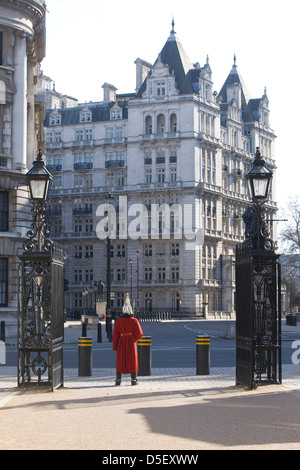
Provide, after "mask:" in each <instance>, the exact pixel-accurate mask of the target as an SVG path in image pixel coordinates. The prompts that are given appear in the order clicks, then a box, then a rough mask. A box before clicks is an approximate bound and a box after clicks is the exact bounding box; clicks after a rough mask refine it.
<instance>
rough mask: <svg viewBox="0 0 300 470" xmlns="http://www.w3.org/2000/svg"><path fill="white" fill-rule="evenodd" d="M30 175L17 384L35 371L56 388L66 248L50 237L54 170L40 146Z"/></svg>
mask: <svg viewBox="0 0 300 470" xmlns="http://www.w3.org/2000/svg"><path fill="white" fill-rule="evenodd" d="M27 181H28V186H29V192H30V202H31V203H32V204H33V208H32V209H31V212H32V214H33V216H32V218H33V221H32V224H31V229H30V230H29V231H28V232H27V237H28V240H25V241H24V243H23V247H24V253H23V254H22V255H20V257H19V258H20V261H21V266H20V274H21V283H20V310H19V318H18V334H19V337H18V385H19V386H21V385H26V384H28V383H31V382H34V376H36V377H37V383H41V382H44V383H47V384H49V385H50V386H51V389H52V391H53V390H54V389H55V388H58V387H60V386H62V385H63V327H64V324H63V323H64V254H63V249H62V246H61V245H59V244H58V243H54V242H52V240H50V239H49V238H48V237H49V235H50V232H49V231H48V230H47V227H46V223H45V217H46V200H47V194H48V190H49V186H50V183H51V181H52V176H51V174H50V173H49V171H48V170H47V168H46V167H45V164H44V161H43V158H42V154H41V151H40V150H39V152H38V155H37V159H36V160H35V161H34V162H33V167H32V168H31V170H30V171H29V172H28V173H27ZM46 372H48V378H47V379H46V380H45V377H44V374H45V373H46Z"/></svg>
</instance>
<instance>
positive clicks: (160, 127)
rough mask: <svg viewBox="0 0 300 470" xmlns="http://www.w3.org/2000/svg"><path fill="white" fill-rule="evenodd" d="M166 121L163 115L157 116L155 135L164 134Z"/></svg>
mask: <svg viewBox="0 0 300 470" xmlns="http://www.w3.org/2000/svg"><path fill="white" fill-rule="evenodd" d="M165 126H166V120H165V116H164V115H163V114H159V115H158V116H157V133H158V134H163V133H164V132H165Z"/></svg>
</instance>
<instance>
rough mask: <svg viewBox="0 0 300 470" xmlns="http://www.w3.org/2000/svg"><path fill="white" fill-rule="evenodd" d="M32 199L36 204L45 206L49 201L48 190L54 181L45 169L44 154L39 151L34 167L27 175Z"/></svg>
mask: <svg viewBox="0 0 300 470" xmlns="http://www.w3.org/2000/svg"><path fill="white" fill-rule="evenodd" d="M27 178H28V183H29V190H30V199H31V200H32V201H34V202H35V203H36V204H44V203H45V202H46V199H47V195H48V189H49V186H50V182H51V181H52V179H53V178H52V175H51V174H50V173H49V171H48V170H47V168H46V167H45V163H44V160H43V158H42V152H41V151H40V150H39V151H38V154H37V159H36V160H35V161H34V162H33V167H32V168H31V170H29V171H28V173H27Z"/></svg>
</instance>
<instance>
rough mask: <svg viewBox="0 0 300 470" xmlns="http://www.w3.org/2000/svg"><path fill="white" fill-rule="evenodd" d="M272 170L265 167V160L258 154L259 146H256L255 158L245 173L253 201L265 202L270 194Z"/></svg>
mask: <svg viewBox="0 0 300 470" xmlns="http://www.w3.org/2000/svg"><path fill="white" fill-rule="evenodd" d="M272 176H273V173H272V171H271V170H270V169H269V168H267V167H266V165H265V161H264V160H263V158H262V157H261V155H260V151H259V148H258V147H257V148H256V153H255V159H254V162H253V164H252V167H251V169H250V171H249V172H248V173H247V174H246V175H245V178H246V180H248V183H249V188H250V193H251V197H252V200H253V202H256V203H259V202H261V203H262V202H265V201H266V200H267V199H268V197H269V194H270V190H271V182H272Z"/></svg>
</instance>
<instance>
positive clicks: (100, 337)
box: [97, 322, 102, 343]
mask: <svg viewBox="0 0 300 470" xmlns="http://www.w3.org/2000/svg"><path fill="white" fill-rule="evenodd" d="M97 343H102V325H101V323H100V322H99V323H98V331H97Z"/></svg>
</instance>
